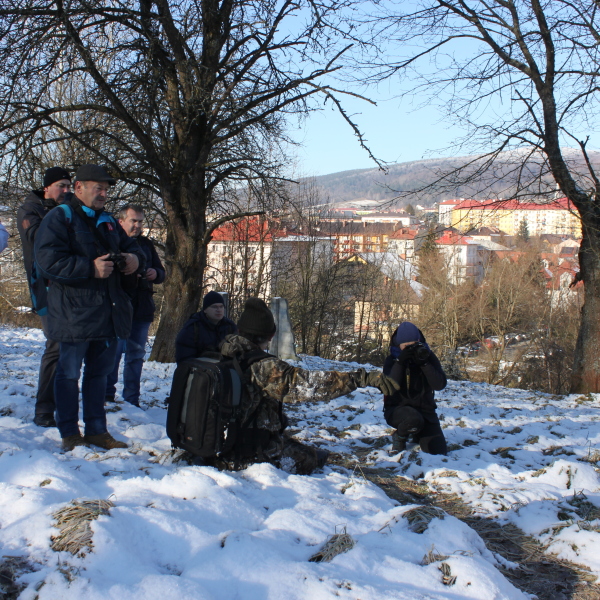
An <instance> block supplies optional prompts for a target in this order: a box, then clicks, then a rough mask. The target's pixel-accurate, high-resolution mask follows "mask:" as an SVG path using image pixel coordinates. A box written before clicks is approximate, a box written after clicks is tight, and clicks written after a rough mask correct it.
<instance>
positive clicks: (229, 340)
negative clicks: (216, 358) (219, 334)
mask: <svg viewBox="0 0 600 600" xmlns="http://www.w3.org/2000/svg"><path fill="white" fill-rule="evenodd" d="M258 349H259V348H258V346H257V345H256V344H255V343H253V342H251V341H250V340H248V339H246V338H245V337H242V336H241V335H238V334H237V333H230V334H229V335H228V336H226V337H225V339H224V340H223V343H222V344H221V347H220V349H219V350H220V352H221V354H222V355H223V356H228V357H229V358H233V357H234V356H239V355H240V354H245V353H246V352H251V351H252V350H258Z"/></svg>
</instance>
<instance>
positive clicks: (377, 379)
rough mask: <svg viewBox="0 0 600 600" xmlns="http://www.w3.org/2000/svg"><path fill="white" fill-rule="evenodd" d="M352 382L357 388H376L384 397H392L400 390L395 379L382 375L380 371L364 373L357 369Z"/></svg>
mask: <svg viewBox="0 0 600 600" xmlns="http://www.w3.org/2000/svg"><path fill="white" fill-rule="evenodd" d="M354 381H356V384H357V387H376V388H379V390H380V391H381V392H382V393H383V395H384V396H392V395H393V394H394V393H395V392H397V391H398V390H399V389H400V385H399V384H398V382H396V380H395V379H392V378H391V377H388V376H387V375H384V374H383V373H382V372H381V371H365V369H358V371H356V372H355V373H354Z"/></svg>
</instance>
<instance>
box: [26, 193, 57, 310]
mask: <svg viewBox="0 0 600 600" xmlns="http://www.w3.org/2000/svg"><path fill="white" fill-rule="evenodd" d="M56 206H57V204H56V202H55V201H54V200H52V199H46V198H44V192H38V191H35V190H34V191H32V192H30V193H29V195H28V196H27V198H25V202H23V204H21V206H19V210H18V211H17V229H18V231H19V235H20V236H21V244H22V246H23V262H24V263H25V271H26V272H27V283H28V284H29V294H30V295H31V307H32V308H34V309H36V310H38V311H40V310H42V309H44V308H45V307H46V306H47V304H48V298H47V296H48V295H47V292H46V282H45V281H44V280H43V278H42V277H38V278H36V279H32V269H33V243H34V241H35V236H36V233H37V231H38V228H39V226H40V223H41V222H42V219H43V218H44V217H45V216H46V215H47V214H48V213H49V212H50V211H51V210H52V209H53V208H55V207H56Z"/></svg>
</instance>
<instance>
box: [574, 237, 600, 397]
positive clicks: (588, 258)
mask: <svg viewBox="0 0 600 600" xmlns="http://www.w3.org/2000/svg"><path fill="white" fill-rule="evenodd" d="M586 229H587V231H586V232H585V233H584V237H583V241H582V245H581V251H580V253H579V265H580V269H581V275H582V279H583V280H584V281H585V301H584V304H583V307H582V308H581V325H580V327H579V334H578V336H577V345H576V346H575V360H574V362H573V373H572V376H571V393H577V394H586V393H589V392H598V390H600V255H599V254H598V246H599V241H600V240H599V239H598V238H599V237H600V236H599V233H598V231H597V230H594V231H590V230H591V228H586ZM590 237H593V240H591V239H590ZM592 246H593V247H592Z"/></svg>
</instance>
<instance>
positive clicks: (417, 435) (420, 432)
mask: <svg viewBox="0 0 600 600" xmlns="http://www.w3.org/2000/svg"><path fill="white" fill-rule="evenodd" d="M386 420H387V422H388V423H389V424H390V425H391V426H392V427H395V428H396V429H397V430H398V435H399V436H400V437H401V438H406V439H408V437H409V436H412V437H413V439H414V441H415V442H418V443H419V444H420V446H421V450H423V452H427V454H446V453H447V450H448V449H447V447H446V438H445V437H444V432H443V431H442V426H441V425H440V420H439V418H438V416H437V413H436V412H435V411H431V412H430V411H427V412H422V411H420V410H417V409H416V408H412V407H411V406H397V407H396V408H395V409H394V410H393V412H391V413H390V414H389V415H386Z"/></svg>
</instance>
